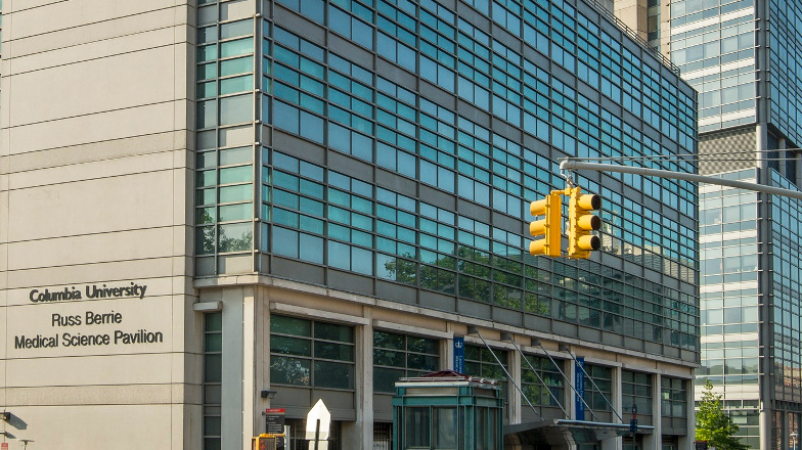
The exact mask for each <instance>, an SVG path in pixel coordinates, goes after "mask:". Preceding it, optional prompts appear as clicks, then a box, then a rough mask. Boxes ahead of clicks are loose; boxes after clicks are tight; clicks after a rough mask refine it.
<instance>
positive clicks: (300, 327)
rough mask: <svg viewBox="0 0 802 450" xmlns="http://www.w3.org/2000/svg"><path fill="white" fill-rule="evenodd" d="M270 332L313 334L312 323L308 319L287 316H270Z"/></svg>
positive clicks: (298, 334)
mask: <svg viewBox="0 0 802 450" xmlns="http://www.w3.org/2000/svg"><path fill="white" fill-rule="evenodd" d="M270 332H271V333H281V334H291V335H293V336H308V337H311V336H312V323H311V322H310V321H308V320H304V319H298V318H295V317H287V316H278V315H272V316H270Z"/></svg>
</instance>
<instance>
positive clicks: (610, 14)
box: [583, 0, 680, 76]
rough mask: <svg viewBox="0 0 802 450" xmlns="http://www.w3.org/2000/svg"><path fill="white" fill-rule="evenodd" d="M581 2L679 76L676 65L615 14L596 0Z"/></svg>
mask: <svg viewBox="0 0 802 450" xmlns="http://www.w3.org/2000/svg"><path fill="white" fill-rule="evenodd" d="M583 1H584V2H585V3H587V4H588V5H590V6H592V7H593V8H594V9H596V11H598V12H599V13H600V14H601V15H602V16H604V17H606V18H607V19H608V20H610V21H611V22H612V23H613V24H614V25H616V26H617V27H618V28H620V29H621V30H622V31H624V32H625V33H627V34H628V35H629V37H631V38H632V39H634V40H635V42H637V43H638V45H640V46H641V47H643V48H644V49H646V50H647V51H649V52H650V53H652V54H653V55H654V56H656V57H657V59H659V60H660V62H662V63H663V65H664V66H666V67H668V68H669V69H671V71H672V72H674V73H675V74H676V75H677V76H679V75H680V70H679V67H677V65H676V64H674V63H673V62H671V60H670V59H668V58H666V56H665V55H664V54H662V53H660V50H657V49H655V48H654V47H652V46H651V45H649V43H648V42H647V41H646V40H645V39H643V38H642V37H640V35H639V34H638V32H637V30H633V29H632V28H630V27H629V26H627V24H625V23H624V22H623V21H622V20H621V19H619V18H618V17H616V16H615V14H614V13H613V12H612V11H610V10H609V9H607V8H605V7H604V5H602V4H601V3H599V2H598V1H597V0H583Z"/></svg>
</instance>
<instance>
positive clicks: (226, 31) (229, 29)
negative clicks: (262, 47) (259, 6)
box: [220, 20, 253, 40]
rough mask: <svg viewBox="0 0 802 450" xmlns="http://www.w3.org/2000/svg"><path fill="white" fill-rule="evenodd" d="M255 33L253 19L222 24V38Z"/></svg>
mask: <svg viewBox="0 0 802 450" xmlns="http://www.w3.org/2000/svg"><path fill="white" fill-rule="evenodd" d="M248 34H253V21H252V20H240V21H238V22H229V23H224V24H222V25H220V39H221V40H222V39H231V38H235V37H239V36H245V35H248Z"/></svg>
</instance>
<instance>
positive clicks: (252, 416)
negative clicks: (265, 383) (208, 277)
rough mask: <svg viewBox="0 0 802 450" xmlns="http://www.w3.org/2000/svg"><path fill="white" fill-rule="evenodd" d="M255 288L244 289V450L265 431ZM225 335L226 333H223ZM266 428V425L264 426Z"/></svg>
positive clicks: (247, 449)
mask: <svg viewBox="0 0 802 450" xmlns="http://www.w3.org/2000/svg"><path fill="white" fill-rule="evenodd" d="M254 289H255V288H254V287H252V286H249V287H245V288H243V289H242V294H243V296H242V449H243V450H250V448H251V438H252V437H253V436H256V435H257V434H259V433H263V432H264V430H263V429H260V428H259V425H260V424H261V423H260V422H261V421H260V420H259V418H261V414H260V411H257V410H256V408H257V405H258V404H259V403H260V401H259V399H260V397H259V393H258V392H257V390H258V389H257V387H256V365H257V357H256V355H257V353H256V348H257V346H258V345H257V342H256V336H257V333H256V317H257V316H256V297H255V295H254V294H255V292H254ZM223 333H225V331H223ZM263 427H264V425H263Z"/></svg>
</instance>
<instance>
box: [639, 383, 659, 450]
mask: <svg viewBox="0 0 802 450" xmlns="http://www.w3.org/2000/svg"><path fill="white" fill-rule="evenodd" d="M660 382H661V381H660V374H659V373H658V374H655V375H654V376H653V377H652V411H651V414H652V424H653V425H654V432H652V434H650V435H649V434H646V435H644V436H643V449H644V450H660V449H661V448H662V447H663V420H662V418H663V415H662V411H661V406H660V404H661V402H660ZM644 412H645V411H644Z"/></svg>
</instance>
